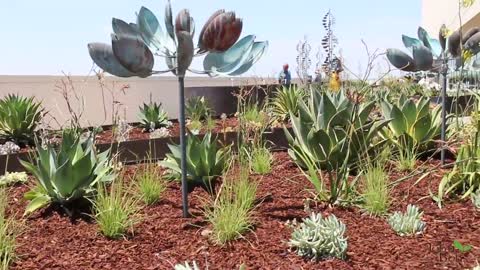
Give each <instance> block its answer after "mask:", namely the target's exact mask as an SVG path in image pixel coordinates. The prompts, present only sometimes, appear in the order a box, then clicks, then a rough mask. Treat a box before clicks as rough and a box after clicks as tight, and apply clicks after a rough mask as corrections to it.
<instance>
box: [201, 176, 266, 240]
mask: <svg viewBox="0 0 480 270" xmlns="http://www.w3.org/2000/svg"><path fill="white" fill-rule="evenodd" d="M257 188H258V184H257V183H256V182H254V181H251V180H250V178H249V175H248V170H247V169H242V170H241V172H240V173H239V176H237V177H235V176H226V177H225V178H224V181H223V184H222V187H221V189H220V191H219V193H218V194H217V196H216V198H214V199H211V200H209V201H207V203H206V207H205V210H204V214H205V217H206V219H207V220H208V222H209V223H210V224H211V225H212V238H213V240H214V241H215V242H216V243H217V244H220V245H223V244H225V243H227V242H229V241H232V240H235V239H237V238H240V237H242V235H243V234H244V233H245V232H247V231H249V230H250V229H251V228H252V226H253V215H252V214H253V210H254V208H255V197H256V194H257Z"/></svg>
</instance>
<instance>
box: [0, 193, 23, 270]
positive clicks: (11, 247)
mask: <svg viewBox="0 0 480 270" xmlns="http://www.w3.org/2000/svg"><path fill="white" fill-rule="evenodd" d="M6 209H7V193H6V191H5V189H3V188H0V270H7V269H8V267H9V265H10V264H11V263H12V262H13V260H14V259H15V249H16V246H17V243H16V238H17V236H18V235H19V234H20V232H21V229H20V228H21V224H19V223H18V222H17V221H16V220H15V219H14V218H13V217H7V215H6Z"/></svg>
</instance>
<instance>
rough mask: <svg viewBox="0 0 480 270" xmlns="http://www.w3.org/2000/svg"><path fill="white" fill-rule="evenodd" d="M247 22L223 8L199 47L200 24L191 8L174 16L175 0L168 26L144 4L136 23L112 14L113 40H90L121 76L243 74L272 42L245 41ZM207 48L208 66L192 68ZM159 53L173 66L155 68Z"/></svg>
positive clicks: (102, 63)
mask: <svg viewBox="0 0 480 270" xmlns="http://www.w3.org/2000/svg"><path fill="white" fill-rule="evenodd" d="M242 27H243V22H242V20H241V19H239V18H237V17H236V15H235V13H234V12H225V10H218V11H217V12H215V13H214V14H213V15H212V16H211V17H210V18H209V19H208V20H207V22H206V23H205V25H204V26H203V28H202V30H201V32H200V36H199V38H198V44H197V46H196V47H195V45H194V42H193V36H194V34H195V23H194V20H193V18H192V17H191V16H190V13H189V11H188V10H186V9H183V10H181V11H180V12H179V13H178V15H177V17H176V18H175V20H173V16H172V9H171V5H170V1H168V3H167V6H166V8H165V31H166V32H164V31H163V29H162V28H161V26H160V22H159V21H158V19H157V17H156V16H155V15H154V14H153V13H152V12H151V11H150V10H149V9H147V8H145V7H142V8H141V9H140V12H139V13H138V14H137V21H136V23H130V24H129V23H126V22H124V21H122V20H120V19H115V18H114V19H112V28H113V34H112V43H111V45H109V44H103V43H90V44H88V49H89V53H90V56H91V57H92V59H93V61H94V62H95V63H96V64H97V65H98V66H99V67H100V68H102V69H103V70H105V71H106V72H108V73H110V74H112V75H115V76H119V77H132V76H138V77H142V78H145V77H148V76H151V75H153V74H158V73H163V72H173V73H174V74H175V75H177V76H182V77H183V76H184V75H185V73H186V71H187V70H189V71H191V72H196V73H202V74H208V75H210V76H215V75H231V76H233V75H240V74H242V73H244V72H246V71H248V70H249V69H250V67H252V66H253V64H255V63H256V62H257V61H258V60H259V59H260V58H261V56H262V55H263V54H264V52H265V51H266V49H267V47H268V42H266V41H264V42H255V36H253V35H249V36H246V37H244V38H242V39H240V40H239V38H240V35H241V32H242ZM204 53H207V55H206V57H205V59H204V61H203V67H204V70H203V71H194V70H191V69H190V64H191V63H192V59H193V57H194V56H196V55H201V54H204ZM154 56H161V57H164V58H165V61H166V65H167V66H168V70H166V71H154V70H153V67H154Z"/></svg>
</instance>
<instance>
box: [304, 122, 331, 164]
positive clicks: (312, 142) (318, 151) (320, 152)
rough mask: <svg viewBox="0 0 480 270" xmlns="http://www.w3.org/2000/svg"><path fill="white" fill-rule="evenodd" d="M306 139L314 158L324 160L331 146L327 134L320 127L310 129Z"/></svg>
mask: <svg viewBox="0 0 480 270" xmlns="http://www.w3.org/2000/svg"><path fill="white" fill-rule="evenodd" d="M307 140H308V142H309V146H310V150H311V151H312V154H313V156H314V157H315V159H317V160H318V161H320V162H325V160H326V159H327V157H328V156H329V153H330V150H331V148H332V146H331V141H330V137H329V136H328V134H327V133H326V132H325V131H324V130H322V129H320V130H317V131H315V130H314V129H312V130H310V132H309V133H308V136H307Z"/></svg>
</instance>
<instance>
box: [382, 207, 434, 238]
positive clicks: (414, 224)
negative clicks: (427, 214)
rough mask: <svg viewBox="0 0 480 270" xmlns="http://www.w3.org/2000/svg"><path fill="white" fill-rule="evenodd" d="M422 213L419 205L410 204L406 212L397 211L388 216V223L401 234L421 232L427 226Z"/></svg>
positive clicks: (407, 234)
mask: <svg viewBox="0 0 480 270" xmlns="http://www.w3.org/2000/svg"><path fill="white" fill-rule="evenodd" d="M422 215H423V212H421V211H420V209H419V208H418V207H417V206H415V205H411V204H409V205H408V206H407V212H406V213H402V212H398V211H397V212H395V213H394V214H393V215H391V216H390V217H389V218H388V224H390V226H391V227H392V229H393V230H394V231H395V232H396V233H397V234H398V235H400V236H409V235H414V234H420V233H422V232H423V230H424V229H425V227H426V223H425V222H424V221H422Z"/></svg>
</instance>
